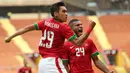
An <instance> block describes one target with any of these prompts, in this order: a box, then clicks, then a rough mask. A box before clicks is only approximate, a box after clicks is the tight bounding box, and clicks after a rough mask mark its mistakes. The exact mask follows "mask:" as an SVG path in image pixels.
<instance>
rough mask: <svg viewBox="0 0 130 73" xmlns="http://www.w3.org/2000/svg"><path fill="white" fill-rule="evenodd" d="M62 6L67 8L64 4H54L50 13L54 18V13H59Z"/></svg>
mask: <svg viewBox="0 0 130 73" xmlns="http://www.w3.org/2000/svg"><path fill="white" fill-rule="evenodd" d="M60 6H65V7H66V5H65V3H64V2H57V3H55V4H53V5H52V6H51V9H50V12H51V15H52V16H53V17H54V12H55V11H59V9H60Z"/></svg>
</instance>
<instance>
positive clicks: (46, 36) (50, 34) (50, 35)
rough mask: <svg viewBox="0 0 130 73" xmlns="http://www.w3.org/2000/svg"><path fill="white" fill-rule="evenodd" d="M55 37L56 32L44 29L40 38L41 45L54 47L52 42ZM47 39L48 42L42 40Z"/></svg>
mask: <svg viewBox="0 0 130 73" xmlns="http://www.w3.org/2000/svg"><path fill="white" fill-rule="evenodd" d="M53 39H54V32H52V31H46V30H44V35H43V36H42V37H41V39H40V44H39V45H40V46H41V47H46V48H52V43H53ZM45 40H47V41H48V42H45V43H43V42H42V41H45Z"/></svg>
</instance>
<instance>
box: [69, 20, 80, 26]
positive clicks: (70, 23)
mask: <svg viewBox="0 0 130 73" xmlns="http://www.w3.org/2000/svg"><path fill="white" fill-rule="evenodd" d="M75 21H80V20H79V19H72V20H70V21H69V26H70V27H72V23H73V22H75Z"/></svg>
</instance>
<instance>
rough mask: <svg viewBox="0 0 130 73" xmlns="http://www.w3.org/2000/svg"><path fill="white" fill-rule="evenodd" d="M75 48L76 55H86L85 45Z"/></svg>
mask: <svg viewBox="0 0 130 73" xmlns="http://www.w3.org/2000/svg"><path fill="white" fill-rule="evenodd" d="M75 50H76V56H84V55H85V51H84V47H80V48H76V49H75Z"/></svg>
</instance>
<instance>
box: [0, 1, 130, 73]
mask: <svg viewBox="0 0 130 73" xmlns="http://www.w3.org/2000/svg"><path fill="white" fill-rule="evenodd" d="M58 1H64V2H65V3H66V5H67V8H68V13H69V18H68V21H69V20H70V19H72V18H78V19H80V20H81V21H82V22H83V26H84V29H86V27H87V19H92V20H94V21H95V22H96V23H97V25H96V27H95V28H94V30H93V32H92V34H91V35H90V37H91V38H92V39H93V40H94V42H95V44H96V46H97V48H98V50H99V51H100V52H101V54H100V55H99V57H100V59H101V61H102V62H103V63H104V64H105V65H106V66H107V67H108V68H109V69H114V70H115V71H116V73H130V50H129V49H130V0H0V73H17V70H18V69H19V68H20V67H21V66H23V59H26V61H27V62H28V65H29V66H31V67H32V69H33V73H37V64H38V61H39V59H40V58H41V57H40V56H39V54H38V49H37V47H38V43H39V38H40V35H41V33H40V32H37V31H35V32H29V33H27V34H24V35H22V36H19V37H16V38H15V39H13V41H12V42H11V43H9V44H5V43H4V39H5V37H6V36H8V35H10V34H12V33H14V32H15V31H16V30H18V29H20V28H22V27H24V26H25V25H28V24H31V23H34V22H37V21H38V20H40V19H45V18H49V17H51V16H50V14H49V8H50V6H51V5H52V4H53V3H55V2H58ZM93 69H94V71H95V73H102V72H101V71H99V70H98V69H97V68H96V67H95V66H94V64H93Z"/></svg>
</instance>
